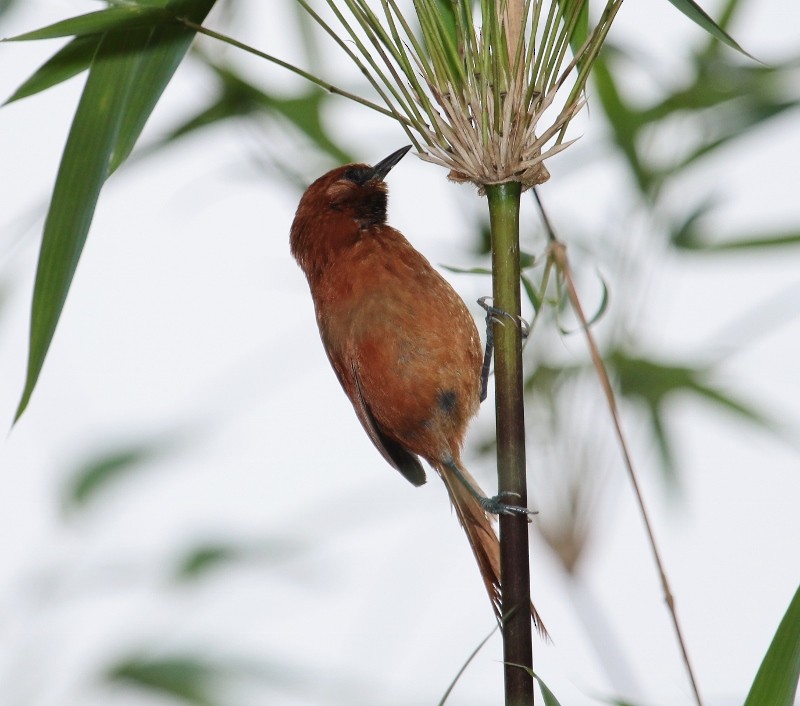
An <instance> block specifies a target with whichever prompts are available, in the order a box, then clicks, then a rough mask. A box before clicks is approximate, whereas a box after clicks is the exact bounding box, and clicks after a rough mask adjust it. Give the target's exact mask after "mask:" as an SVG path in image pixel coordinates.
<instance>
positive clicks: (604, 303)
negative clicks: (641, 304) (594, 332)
mask: <svg viewBox="0 0 800 706" xmlns="http://www.w3.org/2000/svg"><path fill="white" fill-rule="evenodd" d="M597 276H598V277H599V278H600V284H602V285H603V296H602V297H601V298H600V304H599V305H598V307H597V311H596V312H595V313H594V314H593V315H592V317H591V318H590V319H589V320H588V321H587V322H586V324H585V326H579V327H578V328H577V329H572V330H567V329H565V328H563V327H562V326H559V327H558V329H559V331H561V333H562V334H564V335H565V336H569V335H571V334H573V333H575V332H576V331H583V330H584V328H591V327H592V326H594V325H595V324H596V323H597V322H598V321H599V320H600V319H601V318H602V316H603V314H605V313H606V310H607V309H608V300H609V289H608V284H607V283H606V281H605V279H603V277H602V276H601V275H600V273H599V272H598V274H597Z"/></svg>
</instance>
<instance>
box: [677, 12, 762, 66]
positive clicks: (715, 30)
mask: <svg viewBox="0 0 800 706" xmlns="http://www.w3.org/2000/svg"><path fill="white" fill-rule="evenodd" d="M669 2H670V3H672V5H674V6H675V7H677V8H678V9H679V10H680V11H681V12H682V13H683V14H684V15H686V16H687V17H688V18H689V19H690V20H691V21H692V22H694V23H695V24H697V25H698V26H700V27H701V28H702V29H704V30H705V31H706V32H708V33H709V34H710V35H711V36H712V37H716V38H717V39H718V40H719V41H720V42H722V43H723V44H726V45H727V46H729V47H730V48H731V49H735V50H736V51H738V52H740V53H742V54H744V55H745V56H747V57H749V58H751V59H754V57H753V56H752V55H751V54H748V53H747V52H746V51H745V50H744V49H742V47H740V46H739V44H738V42H736V40H734V39H733V37H731V36H730V35H729V34H728V33H727V32H726V31H725V30H724V29H722V27H720V26H719V25H718V24H717V23H716V22H714V20H712V19H711V17H709V16H708V14H706V12H705V10H703V8H701V7H700V6H699V5H698V4H697V3H696V2H694V0H669Z"/></svg>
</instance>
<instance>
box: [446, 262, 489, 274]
mask: <svg viewBox="0 0 800 706" xmlns="http://www.w3.org/2000/svg"><path fill="white" fill-rule="evenodd" d="M439 267H441V268H442V269H443V270H447V271H448V272H454V273H455V274H459V275H490V274H492V271H491V270H490V269H489V268H487V267H467V268H464V267H451V266H450V265H442V264H439Z"/></svg>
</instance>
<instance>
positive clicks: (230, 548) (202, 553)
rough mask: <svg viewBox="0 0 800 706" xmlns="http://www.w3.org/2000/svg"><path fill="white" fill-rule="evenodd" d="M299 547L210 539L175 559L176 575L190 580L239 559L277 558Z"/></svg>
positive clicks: (279, 542) (268, 542)
mask: <svg viewBox="0 0 800 706" xmlns="http://www.w3.org/2000/svg"><path fill="white" fill-rule="evenodd" d="M297 552H298V547H297V546H296V545H294V544H293V543H291V542H288V541H280V540H269V541H264V542H260V543H247V544H245V543H238V544H237V543H233V542H209V543H207V544H201V545H199V546H196V547H194V548H193V549H191V550H190V551H189V552H187V553H186V555H185V556H183V557H182V558H181V559H180V561H179V562H178V567H177V570H176V572H175V578H176V579H177V580H178V581H193V580H196V579H199V578H202V577H203V576H205V575H206V574H209V573H211V572H213V571H215V570H218V569H222V568H224V567H225V566H228V565H230V564H232V563H235V562H241V561H279V560H281V559H284V558H286V557H289V556H297Z"/></svg>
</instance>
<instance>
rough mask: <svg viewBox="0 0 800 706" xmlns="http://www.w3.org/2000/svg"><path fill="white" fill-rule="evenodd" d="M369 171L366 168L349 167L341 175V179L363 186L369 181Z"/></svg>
mask: <svg viewBox="0 0 800 706" xmlns="http://www.w3.org/2000/svg"><path fill="white" fill-rule="evenodd" d="M369 175H370V169H369V168H366V167H350V168H349V169H348V170H346V171H345V173H344V174H343V175H342V178H343V179H347V181H352V182H353V183H354V184H363V183H364V182H366V181H367V179H369Z"/></svg>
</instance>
